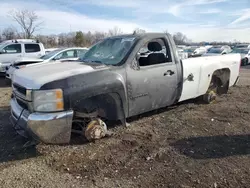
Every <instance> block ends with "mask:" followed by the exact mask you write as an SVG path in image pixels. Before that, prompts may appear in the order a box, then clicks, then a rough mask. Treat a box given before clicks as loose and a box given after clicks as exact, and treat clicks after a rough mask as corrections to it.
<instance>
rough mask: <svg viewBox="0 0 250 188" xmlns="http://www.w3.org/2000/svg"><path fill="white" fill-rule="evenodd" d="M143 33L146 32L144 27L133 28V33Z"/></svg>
mask: <svg viewBox="0 0 250 188" xmlns="http://www.w3.org/2000/svg"><path fill="white" fill-rule="evenodd" d="M143 33H146V31H145V30H144V29H140V28H135V30H134V34H143Z"/></svg>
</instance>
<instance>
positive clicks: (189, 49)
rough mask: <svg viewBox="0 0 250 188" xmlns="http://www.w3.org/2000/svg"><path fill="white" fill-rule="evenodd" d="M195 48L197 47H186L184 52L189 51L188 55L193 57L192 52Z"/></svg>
mask: <svg viewBox="0 0 250 188" xmlns="http://www.w3.org/2000/svg"><path fill="white" fill-rule="evenodd" d="M195 49H196V48H192V47H189V48H186V49H184V52H185V53H187V57H188V58H190V57H192V54H193V53H194V51H195Z"/></svg>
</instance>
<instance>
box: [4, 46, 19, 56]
mask: <svg viewBox="0 0 250 188" xmlns="http://www.w3.org/2000/svg"><path fill="white" fill-rule="evenodd" d="M2 51H3V53H6V54H17V53H21V52H22V48H21V44H10V45H8V46H6V47H5V48H4V49H3V50H2Z"/></svg>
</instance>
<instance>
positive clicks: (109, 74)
mask: <svg viewBox="0 0 250 188" xmlns="http://www.w3.org/2000/svg"><path fill="white" fill-rule="evenodd" d="M111 69H112V68H111ZM115 69H117V70H116V71H111V70H109V69H105V70H99V71H95V72H91V73H88V74H80V75H73V76H70V77H67V78H64V79H61V80H57V81H53V82H50V83H47V84H45V85H43V86H42V87H41V89H54V88H62V89H63V92H64V108H65V110H68V109H73V110H77V111H80V112H86V111H91V110H93V109H94V108H101V109H102V111H104V112H105V113H104V116H105V118H107V119H111V120H116V119H121V118H124V117H127V115H128V105H127V94H126V87H125V79H124V77H125V76H124V75H125V71H124V69H122V68H117V67H115ZM100 115H103V113H101V114H100Z"/></svg>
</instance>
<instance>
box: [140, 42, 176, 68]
mask: <svg viewBox="0 0 250 188" xmlns="http://www.w3.org/2000/svg"><path fill="white" fill-rule="evenodd" d="M139 54H140V57H139V65H140V66H150V65H156V64H162V63H167V62H172V61H171V56H170V50H169V48H167V46H166V45H165V43H164V40H163V39H153V40H151V41H149V42H147V43H145V45H144V46H143V47H142V48H141V49H140V50H139Z"/></svg>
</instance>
